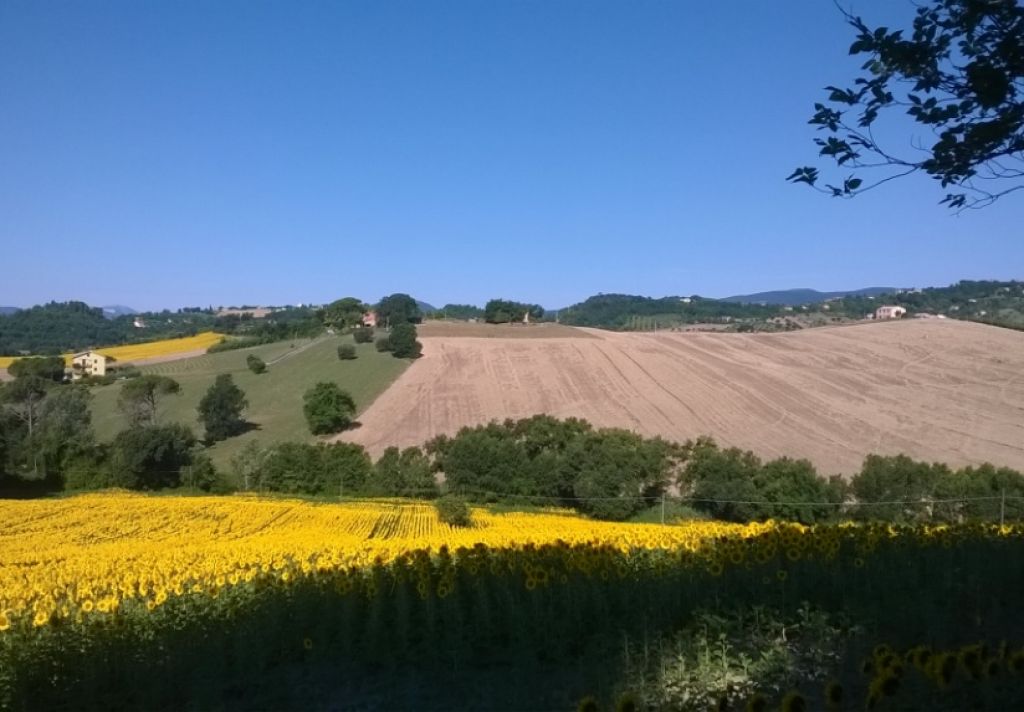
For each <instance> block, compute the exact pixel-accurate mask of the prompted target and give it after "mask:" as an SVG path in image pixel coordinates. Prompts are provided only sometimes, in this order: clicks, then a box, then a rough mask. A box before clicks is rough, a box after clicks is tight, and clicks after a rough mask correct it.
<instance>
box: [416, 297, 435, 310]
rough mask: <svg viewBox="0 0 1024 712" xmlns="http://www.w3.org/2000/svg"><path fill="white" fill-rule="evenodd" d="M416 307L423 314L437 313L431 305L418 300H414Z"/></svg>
mask: <svg viewBox="0 0 1024 712" xmlns="http://www.w3.org/2000/svg"><path fill="white" fill-rule="evenodd" d="M416 306H418V307H419V308H420V311H421V312H423V313H424V314H429V313H430V312H436V311H437V307H435V306H434V305H433V304H427V303H426V302H421V301H420V300H419V299H417V300H416Z"/></svg>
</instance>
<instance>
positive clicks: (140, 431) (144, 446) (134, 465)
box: [110, 423, 196, 490]
mask: <svg viewBox="0 0 1024 712" xmlns="http://www.w3.org/2000/svg"><path fill="white" fill-rule="evenodd" d="M195 444H196V438H195V436H194V435H193V434H192V431H191V430H190V429H189V428H188V427H186V426H184V425H181V424H180V423H172V424H170V425H151V426H143V427H134V428H129V429H128V430H122V431H121V432H120V433H118V434H117V436H115V437H114V442H113V443H112V444H111V446H110V472H111V484H114V485H117V486H120V487H127V488H129V489H147V490H153V489H162V488H164V487H177V486H178V485H179V484H181V468H182V467H185V466H186V465H189V464H191V462H192V448H193V447H194V446H195Z"/></svg>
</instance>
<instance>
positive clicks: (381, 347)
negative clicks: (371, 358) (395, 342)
mask: <svg viewBox="0 0 1024 712" xmlns="http://www.w3.org/2000/svg"><path fill="white" fill-rule="evenodd" d="M374 346H376V347H377V350H378V351H380V352H381V353H383V352H385V351H390V350H391V338H390V337H387V336H382V337H380V338H379V339H377V341H376V342H374Z"/></svg>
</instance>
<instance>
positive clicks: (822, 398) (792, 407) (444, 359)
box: [344, 320, 1024, 475]
mask: <svg viewBox="0 0 1024 712" xmlns="http://www.w3.org/2000/svg"><path fill="white" fill-rule="evenodd" d="M579 331H582V332H583V333H588V334H589V335H590V336H591V337H593V338H589V339H579V338H549V339H521V338H520V339H516V338H452V337H447V336H433V337H432V336H429V335H428V333H427V331H426V329H424V330H423V331H422V332H421V334H422V335H423V337H424V338H423V344H424V356H423V358H421V359H420V360H419V361H417V362H416V363H415V364H413V366H412V367H410V368H409V369H408V370H407V371H406V372H405V373H404V374H402V376H401V377H400V378H399V379H398V380H397V381H396V382H395V383H394V384H393V385H392V386H391V387H390V388H389V389H388V390H387V391H386V392H385V393H384V394H383V395H381V396H380V397H379V398H378V399H377V401H376V402H375V403H374V404H373V405H372V406H371V407H370V408H369V409H368V410H367V411H366V412H365V413H363V414H362V415H361V416H360V421H361V423H362V426H361V427H360V428H359V429H357V430H355V431H352V432H350V433H348V434H346V435H345V436H344V437H345V438H346V439H349V440H353V441H355V442H360V443H362V444H364V445H366V446H367V447H368V448H369V449H370V451H371V452H373V453H374V454H378V453H380V452H381V451H382V450H383V449H384V448H385V447H387V446H389V445H399V446H407V445H415V444H421V443H422V442H424V441H425V440H427V439H429V438H431V437H433V436H435V435H437V434H440V433H453V432H455V431H457V430H458V429H459V428H460V427H462V426H465V425H476V424H479V423H484V422H487V421H488V420H491V419H502V418H506V417H511V418H518V417H525V416H530V415H534V414H536V413H548V414H551V415H555V416H559V417H568V416H578V417H582V418H586V419H587V420H589V421H591V422H592V423H594V424H595V425H599V426H618V427H625V428H629V429H631V430H634V431H637V432H640V433H643V434H645V435H662V436H665V437H668V438H672V439H675V440H685V439H687V438H692V437H696V436H699V435H711V436H713V437H714V438H715V439H716V440H717V441H718V442H720V443H722V444H725V445H734V446H737V447H741V448H744V449H751V450H754V451H755V452H757V453H758V454H760V455H761V456H763V457H778V456H781V455H790V456H794V457H804V458H808V459H810V460H811V461H813V462H814V463H815V464H816V465H817V466H818V468H819V470H820V471H821V472H822V473H825V474H833V473H840V474H847V475H848V474H851V473H853V472H855V471H856V470H858V469H859V467H860V465H861V462H862V460H863V458H864V456H865V455H867V454H869V453H881V454H895V453H906V454H908V455H911V456H913V457H915V458H919V459H925V460H934V461H941V462H946V463H949V464H951V465H964V464H974V463H981V462H985V461H990V462H993V463H996V464H999V465H1007V466H1011V467H1014V468H1017V469H1021V470H1024V333H1021V332H1015V331H1010V330H1006V329H999V328H995V327H990V326H984V325H981V324H972V323H967V322H960V321H954V320H944V321H937V320H929V321H925V320H915V321H906V322H892V323H872V324H864V325H856V326H843V327H835V328H821V329H808V330H804V331H799V332H790V333H783V334H715V333H689V334H687V333H659V334H635V333H634V334H618V333H610V332H602V331H597V330H579Z"/></svg>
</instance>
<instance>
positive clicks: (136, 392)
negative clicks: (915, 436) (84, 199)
mask: <svg viewBox="0 0 1024 712" xmlns="http://www.w3.org/2000/svg"><path fill="white" fill-rule="evenodd" d="M30 378H38V377H30ZM30 378H26V377H22V378H18V379H16V380H15V381H14V382H13V383H11V384H7V385H5V386H4V387H3V389H2V390H0V399H2V400H0V402H2V403H3V408H2V409H0V463H2V465H3V466H4V469H5V470H6V471H7V472H8V473H22V474H24V473H35V475H36V476H37V477H45V478H49V480H50V481H51V483H52V484H54V486H56V487H60V488H65V489H87V488H94V487H110V486H119V487H127V488H131V489H145V490H153V489H162V488H167V487H179V486H188V487H193V488H197V489H203V490H207V491H215V492H228V491H233V490H235V489H243V490H250V491H260V492H281V493H286V494H304V495H314V496H331V497H334V496H343V497H361V496H397V497H416V498H428V499H430V498H435V497H438V496H440V495H441V494H445V493H448V494H455V495H459V496H462V497H464V498H466V499H467V500H469V501H471V502H475V503H480V504H494V503H506V504H509V505H515V506H559V507H568V508H572V509H575V510H577V511H579V512H580V513H582V514H585V515H587V516H591V517H594V518H598V519H608V520H626V519H631V518H643V517H644V516H645V513H646V512H650V511H652V510H661V511H662V512H663V511H665V509H664V508H665V507H666V504H665V503H666V501H667V502H668V503H669V505H670V506H669V508H668V512H669V518H672V517H673V516H680V515H685V516H698V517H709V518H714V519H720V520H724V521H733V522H746V521H757V520H765V519H770V518H776V519H787V520H793V521H799V522H803V523H806V524H813V523H818V522H825V521H832V520H836V519H840V518H844V519H845V518H855V519H881V520H885V521H891V522H911V521H913V522H954V521H962V520H965V519H985V520H990V521H991V520H996V519H1000V518H1005V519H1020V518H1022V517H1024V475H1022V474H1021V473H1020V472H1017V471H1016V470H1012V469H1010V468H1006V467H995V466H993V465H988V464H986V465H981V466H978V467H964V468H959V469H954V468H950V467H948V466H946V465H942V464H935V463H925V462H919V461H915V460H913V459H911V458H909V457H906V456H904V455H897V456H880V455H870V456H868V457H867V458H866V459H865V460H864V463H863V466H862V468H861V470H860V471H859V472H857V473H855V474H854V475H853V476H852V477H851V478H849V479H844V478H841V477H837V476H833V477H830V478H824V477H822V476H820V475H819V474H818V472H817V471H816V469H815V467H814V465H813V464H812V463H810V462H809V461H807V460H802V459H794V458H788V457H782V458H777V459H773V460H769V461H763V460H762V459H760V458H759V457H757V456H756V455H755V454H754V453H752V452H749V451H744V450H740V449H737V448H722V447H720V446H718V445H717V444H716V443H715V442H714V441H713V440H711V439H709V438H698V439H696V440H690V441H687V442H685V443H675V442H671V441H668V440H665V439H663V438H659V437H653V438H648V437H644V436H641V435H638V434H637V433H633V432H631V431H628V430H623V429H618V428H595V427H594V426H592V425H591V424H590V423H588V422H586V421H584V420H580V419H576V418H568V419H564V420H560V419H558V418H554V417H551V416H546V415H537V416H533V417H531V418H523V419H520V420H505V421H502V422H496V421H495V422H491V423H488V424H486V425H480V426H476V427H467V428H463V429H461V430H460V431H459V432H458V433H456V434H455V435H450V436H449V435H442V436H438V437H436V438H434V439H432V440H430V441H429V442H427V443H426V444H425V445H424V446H423V447H422V448H420V447H410V448H405V449H402V450H400V449H398V448H388V449H387V450H386V451H384V453H382V455H381V456H380V457H379V458H378V459H377V460H376V461H374V460H373V459H372V458H371V457H370V456H369V454H368V453H367V452H366V451H365V449H363V447H362V446H360V445H357V444H353V443H331V444H327V443H309V442H282V443H273V444H269V445H261V444H259V443H257V442H255V441H253V442H250V443H247V445H246V447H245V448H243V450H242V451H241V452H240V453H239V454H238V455H236V456H235V457H234V458H232V461H231V463H230V467H229V468H226V469H225V470H223V471H218V470H217V469H216V468H215V467H214V465H213V463H212V462H211V461H210V459H209V457H208V456H207V455H206V454H205V452H204V449H203V447H202V443H201V442H200V441H199V440H198V438H197V437H196V436H195V435H194V434H193V433H192V431H191V429H189V428H187V427H185V426H183V425H180V424H162V423H160V422H159V420H158V410H159V407H160V403H161V402H162V400H163V399H164V398H168V397H174V395H175V394H176V393H177V390H178V388H177V384H176V383H174V382H173V381H172V380H171V379H168V378H166V377H162V376H154V375H149V376H143V377H140V378H138V379H134V380H133V381H131V382H128V383H126V384H125V385H124V386H123V387H122V392H121V398H120V407H121V411H122V413H123V414H124V416H125V418H126V420H127V422H128V423H129V427H128V428H127V429H125V430H124V431H122V432H121V433H119V434H118V435H117V436H116V437H115V438H114V440H113V442H112V443H110V444H108V445H100V444H97V443H96V441H95V437H94V436H93V434H92V428H91V423H90V414H89V398H90V396H89V392H88V390H87V389H85V388H82V387H80V386H57V385H56V384H55V383H54V382H51V385H45V384H40V383H39V382H38V381H33V380H30ZM26 394H30V395H26ZM245 407H246V400H245V395H244V393H242V392H241V390H240V389H238V387H237V386H236V385H235V384H234V383H233V382H232V380H231V376H230V375H227V374H224V375H222V376H219V377H218V378H217V380H216V381H215V383H214V384H213V385H212V386H211V387H210V389H209V391H208V392H207V394H206V396H204V398H203V402H202V403H201V404H200V407H199V410H200V420H201V422H203V423H204V429H205V439H206V443H209V442H212V441H216V440H218V439H223V438H227V437H232V436H234V435H236V434H237V433H238V432H240V431H241V430H243V429H244V428H245V426H246V423H245V420H244V418H243V417H242V413H243V411H244V409H245ZM304 410H305V414H306V418H307V421H308V423H309V425H310V431H311V433H313V434H326V433H332V432H339V431H340V430H342V429H344V428H345V427H347V426H348V424H349V423H351V420H352V418H353V417H354V414H355V404H354V402H353V401H352V399H351V397H350V396H349V395H348V394H346V393H344V392H343V391H341V390H340V389H339V388H338V387H337V385H335V384H333V383H322V384H317V385H316V386H314V387H313V388H311V389H310V390H309V392H307V394H306V397H305V407H304ZM680 501H683V502H685V503H686V506H684V507H681V506H680V505H679V502H680Z"/></svg>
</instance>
